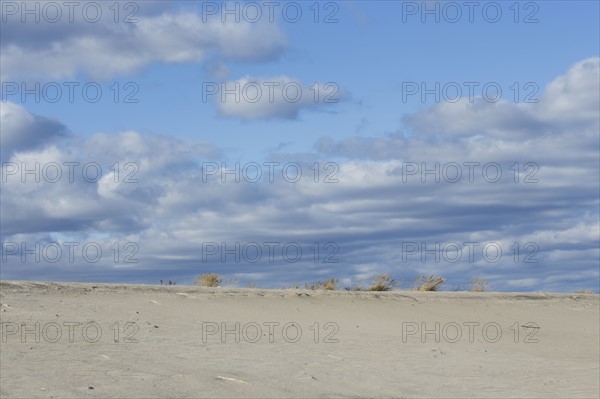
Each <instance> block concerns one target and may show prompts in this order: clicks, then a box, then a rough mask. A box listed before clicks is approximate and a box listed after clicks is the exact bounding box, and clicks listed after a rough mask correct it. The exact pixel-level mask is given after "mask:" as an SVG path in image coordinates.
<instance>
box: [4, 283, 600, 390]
mask: <svg viewBox="0 0 600 399" xmlns="http://www.w3.org/2000/svg"><path fill="white" fill-rule="evenodd" d="M0 295H1V296H0V302H2V305H1V309H0V317H1V322H2V337H1V351H0V394H1V397H2V398H75V397H77V398H88V397H89V398H93V397H97V398H146V397H152V398H201V397H210V398H213V397H214V398H220V397H223V398H224V397H228V398H230V397H255V398H264V397H272V398H276V397H277V398H287V397H290V398H291V397H294V398H309V397H310V398H314V397H393V398H404V397H406V398H423V397H427V398H432V397H440V398H441V397H443V398H510V397H519V398H598V397H599V396H600V382H599V381H600V369H599V365H600V351H599V345H600V342H599V336H600V335H599V327H600V319H599V313H600V300H599V296H598V295H583V294H543V293H468V292H410V291H394V292H383V293H372V292H345V291H310V290H297V289H288V290H265V289H229V288H200V287H190V286H148V285H108V284H81V283H44V282H23V281H20V282H19V281H1V282H0ZM236 323H238V324H236ZM436 323H437V324H436ZM423 332H425V333H423Z"/></svg>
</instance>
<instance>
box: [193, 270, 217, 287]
mask: <svg viewBox="0 0 600 399" xmlns="http://www.w3.org/2000/svg"><path fill="white" fill-rule="evenodd" d="M222 282H223V279H222V278H221V277H220V276H219V275H218V274H216V273H211V274H201V275H200V276H199V277H197V278H196V279H195V280H194V284H196V285H199V286H201V287H220V286H221V283H222Z"/></svg>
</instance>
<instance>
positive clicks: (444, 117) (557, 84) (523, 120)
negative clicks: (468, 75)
mask: <svg viewBox="0 0 600 399" xmlns="http://www.w3.org/2000/svg"><path fill="white" fill-rule="evenodd" d="M599 64H600V58H589V59H586V60H583V61H580V62H578V63H577V64H575V65H574V66H572V67H571V68H570V69H569V71H568V72H567V73H566V74H565V75H563V76H559V77H557V78H556V79H554V80H553V81H552V82H550V83H549V84H548V86H547V87H546V89H545V91H544V94H543V95H542V97H541V98H540V99H539V102H537V103H523V104H514V103H509V102H506V101H504V100H500V101H498V102H495V103H492V102H489V101H486V100H484V99H483V98H482V97H478V98H476V100H475V101H474V102H472V103H471V102H469V100H468V99H467V98H464V99H461V100H460V101H458V102H456V103H450V102H442V103H440V104H437V105H435V106H434V107H432V108H428V109H425V110H422V111H420V112H417V113H415V114H412V115H407V116H405V117H404V122H405V123H406V125H407V126H408V127H410V128H412V129H414V130H415V131H417V132H419V133H420V134H426V135H436V134H442V135H443V136H444V137H445V138H447V137H453V138H461V137H473V136H477V135H483V136H485V137H488V138H489V137H491V138H494V139H522V140H524V139H531V138H534V137H536V136H540V135H544V134H556V133H560V132H561V131H563V130H564V129H565V128H567V129H581V128H586V129H587V130H586V131H585V132H582V133H589V132H597V131H598V128H599V126H600V122H599V120H598V109H600V98H599V96H598V87H599V85H600V79H599V76H598V75H599V70H600V67H599Z"/></svg>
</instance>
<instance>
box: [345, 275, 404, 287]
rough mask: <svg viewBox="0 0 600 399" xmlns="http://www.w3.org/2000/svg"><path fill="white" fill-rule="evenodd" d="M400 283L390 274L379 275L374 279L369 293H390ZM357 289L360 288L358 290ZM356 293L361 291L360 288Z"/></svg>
mask: <svg viewBox="0 0 600 399" xmlns="http://www.w3.org/2000/svg"><path fill="white" fill-rule="evenodd" d="M397 284H398V283H397V282H396V280H394V279H393V278H392V276H390V275H389V274H379V275H377V276H375V277H374V278H373V284H372V285H371V286H370V287H369V289H368V291H390V290H391V289H392V288H393V287H394V286H396V285H397ZM356 288H359V289H358V290H357V289H356ZM356 288H355V289H354V290H355V291H360V290H361V288H360V287H356Z"/></svg>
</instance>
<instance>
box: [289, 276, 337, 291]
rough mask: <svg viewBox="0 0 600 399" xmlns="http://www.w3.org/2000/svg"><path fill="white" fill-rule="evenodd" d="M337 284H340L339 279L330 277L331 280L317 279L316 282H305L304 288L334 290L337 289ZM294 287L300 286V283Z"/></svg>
mask: <svg viewBox="0 0 600 399" xmlns="http://www.w3.org/2000/svg"><path fill="white" fill-rule="evenodd" d="M337 285H338V279H337V278H335V277H332V278H330V279H329V280H325V281H320V280H319V281H315V282H314V283H310V284H304V289H305V290H328V291H334V290H337ZM294 288H299V287H298V285H296V286H295V287H294Z"/></svg>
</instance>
